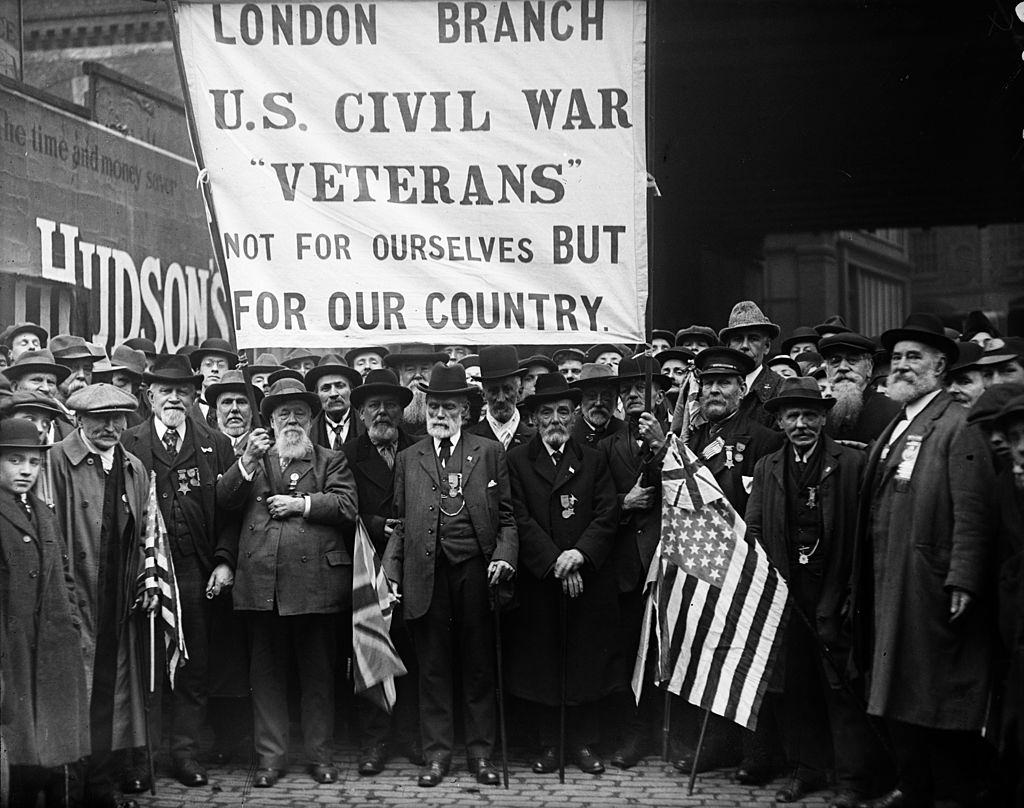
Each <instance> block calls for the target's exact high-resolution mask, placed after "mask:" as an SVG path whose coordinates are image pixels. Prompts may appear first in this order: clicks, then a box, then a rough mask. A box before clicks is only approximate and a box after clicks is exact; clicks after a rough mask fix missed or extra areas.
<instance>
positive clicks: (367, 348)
mask: <svg viewBox="0 0 1024 808" xmlns="http://www.w3.org/2000/svg"><path fill="white" fill-rule="evenodd" d="M367 353H372V354H377V356H379V357H380V358H381V361H382V362H383V361H384V357H385V356H387V355H388V354H389V353H390V351H389V350H388V349H387V348H385V347H384V346H383V345H362V346H360V347H358V348H349V349H348V350H347V351H345V361H346V362H347V363H348V366H349V367H352V366H353V365H355V363H356V357H357V356H359V355H360V354H367Z"/></svg>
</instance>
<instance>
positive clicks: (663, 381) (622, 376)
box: [618, 354, 672, 390]
mask: <svg viewBox="0 0 1024 808" xmlns="http://www.w3.org/2000/svg"><path fill="white" fill-rule="evenodd" d="M648 368H650V371H651V381H653V382H655V383H657V384H658V385H660V386H661V389H662V390H668V389H669V388H670V387H671V386H672V380H671V379H670V378H669V377H668V376H666V375H665V374H663V373H662V372H661V363H660V362H658V360H657V359H655V358H654V357H653V356H648V355H647V354H640V356H632V357H629V358H627V359H623V360H622V361H621V362H620V363H619V374H618V381H619V382H620V383H621V382H624V381H626V382H628V381H633V380H634V379H643V378H645V377H646V375H647V370H648Z"/></svg>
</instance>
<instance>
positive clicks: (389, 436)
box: [366, 418, 398, 446]
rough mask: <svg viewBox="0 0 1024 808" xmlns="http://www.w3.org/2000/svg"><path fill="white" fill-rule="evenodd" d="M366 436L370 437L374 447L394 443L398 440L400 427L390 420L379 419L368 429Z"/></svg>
mask: <svg viewBox="0 0 1024 808" xmlns="http://www.w3.org/2000/svg"><path fill="white" fill-rule="evenodd" d="M366 434H368V435H369V436H370V443H372V444H373V445H374V446H380V445H382V444H385V443H394V442H395V441H396V440H398V427H397V426H395V425H394V424H393V423H392V422H391V419H390V418H377V419H376V420H374V422H373V423H372V424H370V426H369V427H367V429H366Z"/></svg>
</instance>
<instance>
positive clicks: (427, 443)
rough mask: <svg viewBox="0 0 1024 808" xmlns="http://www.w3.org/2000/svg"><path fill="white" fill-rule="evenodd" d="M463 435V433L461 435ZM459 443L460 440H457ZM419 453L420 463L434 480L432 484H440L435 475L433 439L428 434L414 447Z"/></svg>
mask: <svg viewBox="0 0 1024 808" xmlns="http://www.w3.org/2000/svg"><path fill="white" fill-rule="evenodd" d="M463 437H465V435H463ZM459 443H460V444H461V443H462V441H459ZM416 454H417V455H419V458H420V465H421V466H422V467H423V469H424V470H425V471H426V472H427V475H428V476H429V477H430V479H431V480H433V481H434V485H440V484H441V480H440V479H439V478H438V476H437V456H436V455H435V454H434V439H433V438H432V437H430V436H429V435H428V436H427V437H425V438H424V439H423V440H421V441H420V442H419V445H418V447H417V449H416Z"/></svg>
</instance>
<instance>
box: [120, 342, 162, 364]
mask: <svg viewBox="0 0 1024 808" xmlns="http://www.w3.org/2000/svg"><path fill="white" fill-rule="evenodd" d="M124 344H125V345H126V346H128V347H129V348H131V349H132V350H133V351H142V352H143V353H144V354H145V355H146V358H148V359H153V358H154V357H155V356H156V354H157V350H156V343H155V342H153V340H151V339H147V338H146V337H132V338H131V339H126V340H125V341H124Z"/></svg>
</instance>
